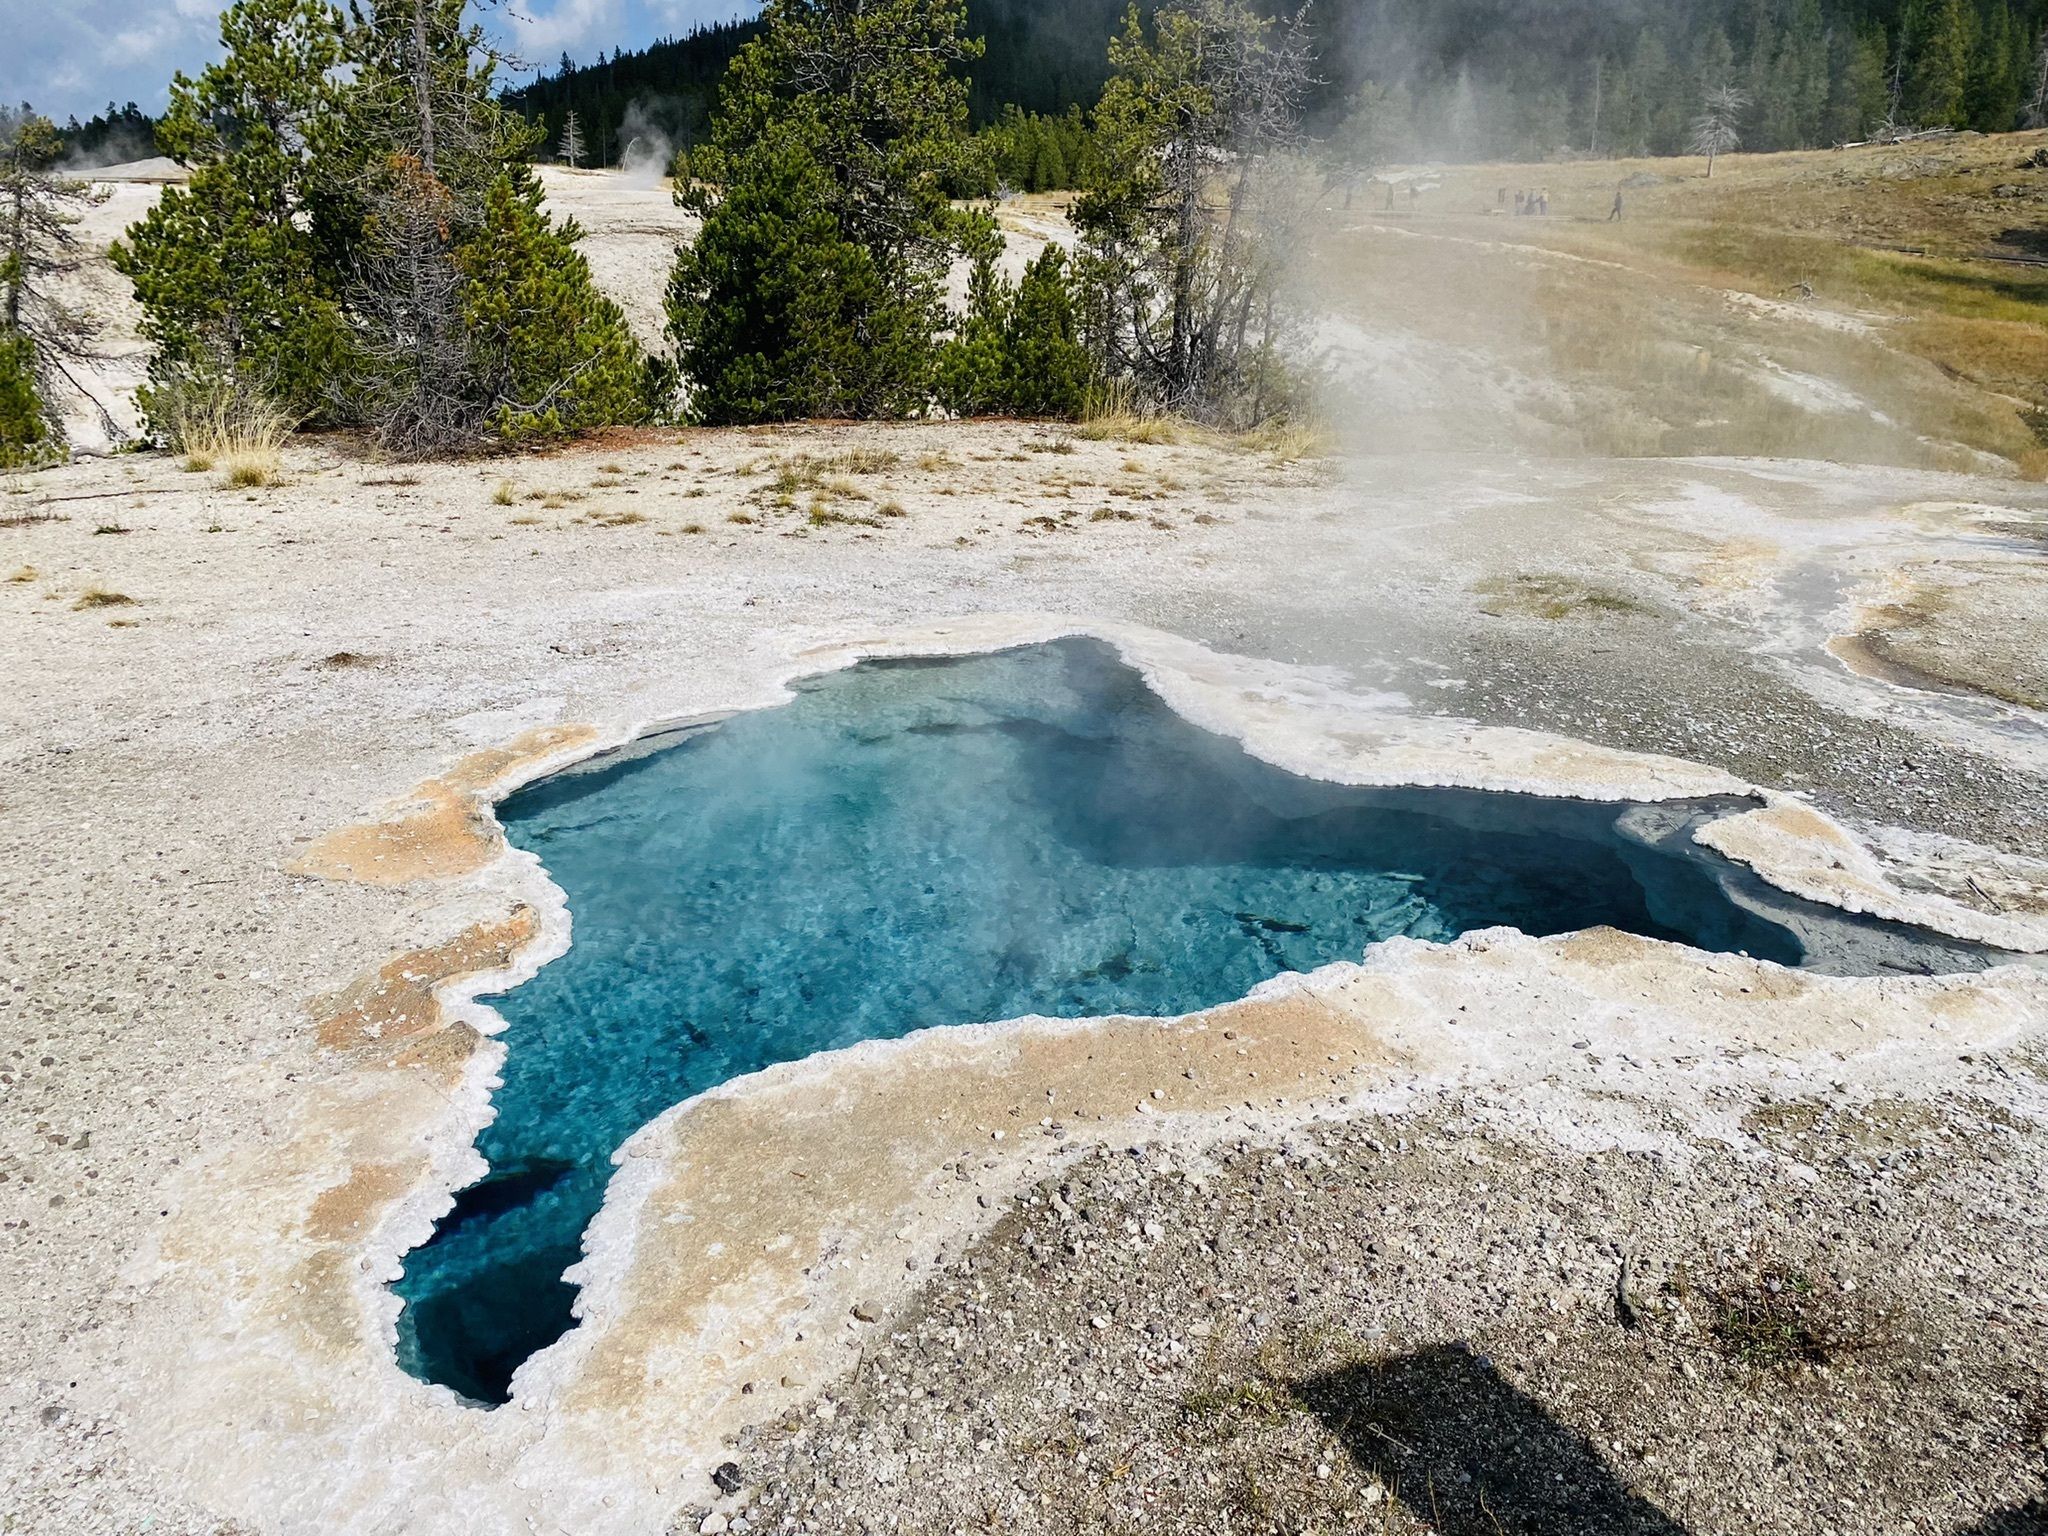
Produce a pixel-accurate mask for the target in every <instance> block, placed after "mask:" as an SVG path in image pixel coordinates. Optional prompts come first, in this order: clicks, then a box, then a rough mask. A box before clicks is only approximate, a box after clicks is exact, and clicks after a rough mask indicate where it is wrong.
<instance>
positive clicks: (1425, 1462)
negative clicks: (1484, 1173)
mask: <svg viewBox="0 0 2048 1536" xmlns="http://www.w3.org/2000/svg"><path fill="white" fill-rule="evenodd" d="M1293 1391H1294V1395H1295V1397H1296V1398H1297V1399H1298V1400H1299V1401H1300V1402H1301V1403H1302V1404H1303V1406H1305V1407H1306V1408H1308V1409H1309V1411H1310V1412H1312V1413H1314V1414H1315V1415H1316V1416H1317V1417H1318V1418H1320V1419H1321V1420H1322V1421H1323V1422H1324V1423H1325V1424H1327V1425H1328V1426H1329V1427H1330V1429H1331V1431H1332V1432H1333V1433H1335V1434H1336V1436H1337V1438H1338V1439H1340V1440H1342V1441H1343V1442H1344V1448H1345V1449H1346V1450H1347V1451H1348V1452H1349V1453H1350V1454H1351V1456H1352V1458H1353V1459H1354V1460H1355V1461H1357V1463H1358V1464H1359V1466H1360V1467H1362V1468H1364V1469H1365V1470H1366V1471H1368V1472H1370V1473H1372V1474H1373V1475H1374V1476H1376V1477H1377V1478H1378V1479H1379V1480H1380V1481H1381V1482H1382V1483H1383V1484H1385V1485H1386V1487H1387V1488H1388V1490H1389V1491H1390V1492H1392V1493H1393V1495H1394V1496H1395V1497H1397V1498H1399V1499H1400V1500H1401V1501H1402V1502H1403V1503H1404V1504H1405V1505H1406V1506H1407V1507H1408V1508H1409V1509H1410V1510H1411V1511H1413V1512H1414V1513H1415V1514H1416V1515H1417V1516H1418V1517H1419V1518H1421V1519H1425V1520H1427V1521H1428V1522H1429V1523H1430V1525H1432V1526H1433V1527H1434V1528H1435V1529H1436V1530H1437V1531H1439V1532H1441V1533H1442V1536H1686V1529H1685V1527H1684V1526H1682V1525H1680V1524H1679V1523H1678V1522H1677V1521H1675V1520H1673V1519H1672V1518H1671V1517H1670V1516H1668V1515H1666V1514H1665V1513H1664V1512H1663V1511H1662V1510H1660V1509H1658V1508H1657V1507H1656V1506H1655V1505H1654V1504H1651V1503H1649V1502H1647V1501H1646V1500H1644V1499H1642V1498H1639V1497H1638V1496H1637V1495H1635V1494H1634V1493H1631V1492H1630V1491H1629V1490H1628V1488H1627V1487H1626V1486H1624V1485H1623V1483H1622V1482H1621V1480H1620V1479H1619V1478H1618V1477H1616V1476H1615V1475H1614V1473H1613V1472H1612V1471H1611V1470H1610V1469H1609V1467H1608V1465H1607V1463H1606V1462H1605V1461H1604V1460H1603V1459H1602V1458H1601V1456H1600V1453H1599V1452H1598V1451H1596V1450H1595V1449H1594V1448H1593V1446H1592V1443H1591V1442H1590V1441H1588V1440H1587V1439H1586V1438H1585V1437H1584V1436H1582V1435H1579V1434H1577V1433H1575V1432H1573V1431H1572V1430H1569V1429H1566V1428H1565V1427H1564V1426H1563V1425H1561V1424H1559V1423H1558V1422H1557V1421H1556V1420H1555V1419H1553V1418H1551V1417H1550V1415H1549V1414H1547V1413H1545V1412H1544V1411H1543V1409H1542V1408H1540V1407H1539V1406H1537V1404H1536V1403H1535V1402H1534V1401H1533V1400H1532V1399H1531V1398H1529V1397H1527V1396H1525V1395H1524V1394H1523V1393H1521V1392H1519V1391H1517V1390H1516V1389H1515V1388H1514V1387H1512V1386H1510V1385H1509V1384H1508V1383H1507V1382H1506V1381H1503V1380H1502V1379H1501V1376H1500V1373H1499V1372H1498V1371H1496V1370H1495V1369H1494V1368H1493V1365H1492V1363H1491V1362H1490V1361H1488V1360H1486V1359H1485V1358H1484V1357H1482V1356H1480V1355H1476V1354H1474V1353H1473V1352H1472V1351H1471V1350H1469V1349H1467V1348H1465V1347H1464V1346H1463V1345H1455V1344H1454V1345H1446V1346H1443V1347H1440V1348H1436V1349H1429V1350H1423V1351H1421V1352H1419V1353H1417V1354H1412V1355H1403V1356H1401V1357H1400V1358H1398V1359H1395V1360H1389V1361H1385V1362H1383V1363H1380V1364H1376V1365H1357V1366H1349V1367H1346V1368H1345V1369H1343V1370H1340V1371H1331V1372H1328V1373H1327V1374H1325V1375H1321V1376H1314V1377H1310V1378H1309V1379H1308V1380H1306V1381H1302V1382H1298V1383H1296V1384H1295V1386H1294V1388H1293ZM1956 1536H2048V1500H2043V1499H2034V1500H2032V1501H2030V1502H2028V1503H2026V1504H2023V1505H2015V1506H2014V1507H2013V1508H2011V1509H2007V1510H2002V1511H2000V1512H1999V1513H1998V1514H1995V1515H1992V1516H1991V1517H1989V1518H1988V1519H1986V1520H1984V1521H1983V1522H1982V1523H1980V1524H1978V1525H1976V1526H1973V1527H1970V1528H1969V1529H1967V1530H1962V1531H1958V1532H1957V1533H1956Z"/></svg>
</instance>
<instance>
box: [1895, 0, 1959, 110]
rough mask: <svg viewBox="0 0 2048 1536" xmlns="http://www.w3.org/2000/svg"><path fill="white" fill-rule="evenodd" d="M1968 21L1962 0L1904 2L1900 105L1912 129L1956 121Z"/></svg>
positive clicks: (1914, 0)
mask: <svg viewBox="0 0 2048 1536" xmlns="http://www.w3.org/2000/svg"><path fill="white" fill-rule="evenodd" d="M1971 22H1972V15H1971V12H1970V10H1969V7H1968V4H1967V0H1910V3H1909V4H1908V6H1907V8H1906V13H1905V17H1904V20H1903V22H1902V26H1903V28H1904V32H1905V41H1904V44H1903V59H1904V67H1903V73H1902V79H1901V92H1902V101H1901V104H1902V106H1903V108H1904V110H1905V113H1906V117H1907V120H1908V121H1909V122H1911V123H1912V124H1913V125H1914V126H1916V127H1920V128H1950V127H1957V126H1960V124H1961V123H1962V121H1963V111H1964V90H1965V87H1966V86H1967V84H1968V81H1969V63H1970V27H1971Z"/></svg>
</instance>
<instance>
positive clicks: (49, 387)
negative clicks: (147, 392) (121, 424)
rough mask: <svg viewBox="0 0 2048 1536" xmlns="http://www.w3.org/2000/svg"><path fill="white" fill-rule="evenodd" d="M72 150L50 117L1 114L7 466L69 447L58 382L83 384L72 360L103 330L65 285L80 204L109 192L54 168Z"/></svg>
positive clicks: (0, 310) (1, 384)
mask: <svg viewBox="0 0 2048 1536" xmlns="http://www.w3.org/2000/svg"><path fill="white" fill-rule="evenodd" d="M63 148H64V145H63V141H62V140H61V139H60V138H59V137H58V135H57V130H56V129H55V127H53V126H52V125H51V123H50V120H49V119H48V118H45V117H37V116H34V115H32V114H27V113H23V114H20V115H15V114H8V113H0V468H9V469H11V468H15V467H17V466H19V465H22V464H28V463H33V462H36V461H39V460H42V459H46V458H50V457H53V456H56V455H60V454H61V453H62V452H63V451H64V447H65V433H64V422H63V417H62V416H61V414H60V413H59V411H58V408H57V399H58V394H57V391H58V387H59V385H60V383H61V382H65V381H69V382H72V383H73V384H74V387H75V384H76V381H75V380H72V379H71V376H70V372H69V366H68V365H69V364H71V363H73V362H78V361H82V360H84V359H86V358H88V357H90V356H91V355H92V350H91V343H92V340H93V337H94V335H95V334H96V333H97V327H96V326H95V325H94V324H93V323H92V321H91V320H90V319H88V318H87V317H86V316H85V315H84V314H82V313H80V312H79V311H77V310H75V309H73V308H72V307H71V306H70V305H69V304H67V303H66V302H65V301H64V299H63V298H62V296H61V295H60V294H59V292H58V291H57V290H58V285H59V284H60V283H61V282H62V281H63V280H64V279H65V278H66V277H68V276H69V275H70V274H71V273H72V272H75V271H76V270H77V269H78V266H79V261H78V258H77V255H76V254H75V253H76V251H77V248H78V240H77V237H76V235H75V234H74V233H73V226H74V225H76V224H77V222H78V218H79V214H78V210H79V209H80V208H82V207H85V206H86V205H88V204H90V203H93V202H95V201H97V200H98V197H99V195H100V194H96V193H95V192H94V191H93V190H92V188H91V187H89V186H88V185H86V184H85V183H83V182H78V181H71V180H68V179H67V178H64V177H61V176H57V175H55V174H53V173H52V171H51V167H52V165H53V164H54V163H55V162H56V160H57V158H58V156H59V155H60V154H62V153H63ZM78 392H79V393H80V394H82V395H85V398H87V399H90V398H91V396H90V395H89V394H86V392H85V391H83V390H79V391H78ZM109 427H110V429H111V423H109Z"/></svg>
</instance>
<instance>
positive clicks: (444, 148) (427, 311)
mask: <svg viewBox="0 0 2048 1536" xmlns="http://www.w3.org/2000/svg"><path fill="white" fill-rule="evenodd" d="M466 10H467V7H466V5H465V0H358V7H357V12H356V17H357V19H356V23H355V25H354V26H352V27H351V28H350V29H349V30H348V33H347V35H346V37H345V39H344V42H345V48H346V55H347V58H348V61H349V62H350V63H351V64H353V65H354V68H355V76H354V79H353V81H352V82H351V83H350V87H349V90H348V93H347V96H346V99H345V108H346V121H347V131H346V143H347V149H348V153H349V156H350V158H351V162H352V164H351V168H350V171H349V177H348V184H349V186H350V188H351V190H352V191H353V193H354V194H355V195H356V196H357V197H358V198H359V199H360V200H361V203H362V206H363V209H364V215H363V237H362V240H361V243H360V245H359V247H358V249H357V250H356V251H355V253H354V254H353V260H352V266H353V280H352V281H351V282H350V284H349V289H348V295H347V302H348V310H349V314H350V317H351V319H352V320H353V321H354V325H355V330H356V334H357V337H358V346H359V350H360V352H361V354H362V366H361V367H360V368H359V369H358V370H357V374H356V379H355V384H356V399H357V401H358V404H359V406H360V408H361V410H362V411H363V413H364V415H365V417H366V418H367V420H368V422H369V424H370V426H371V428H372V430H373V431H374V432H375V433H376V435H377V438H378V440H379V442H380V443H382V444H383V445H384V446H385V447H386V448H389V449H391V450H392V451H394V452H396V453H399V454H402V455H406V456H411V457H418V456H430V455H434V454H439V453H445V452H449V451H451V450H460V449H462V448H466V447H470V446H473V445H475V444H476V443H478V442H479V441H481V440H482V439H483V438H484V437H485V436H486V435H487V434H489V433H491V432H493V431H496V432H498V433H499V434H500V435H504V434H505V433H506V432H507V428H508V424H513V423H521V422H529V421H530V422H533V423H541V422H542V421H543V420H544V413H543V412H541V411H539V410H538V408H531V409H514V410H511V412H510V414H507V411H506V408H505V406H504V403H503V402H502V401H501V399H500V396H499V386H500V385H502V384H504V383H505V381H506V372H505V369H506V364H505V356H506V355H508V349H507V347H506V346H504V345H502V344H501V345H500V348H499V356H498V357H497V358H496V359H493V358H490V357H487V356H486V355H485V353H486V352H487V351H488V350H489V349H488V347H487V346H486V339H485V338H484V337H483V336H481V335H479V334H478V333H477V332H475V331H474V330H473V329H472V326H471V324H470V317H471V314H472V312H473V311H475V310H476V309H477V308H478V306H479V303H480V301H479V298H478V296H477V295H476V294H475V293H474V292H473V290H474V288H475V286H476V282H477V278H476V277H474V276H472V275H471V274H470V273H469V272H466V271H465V250H466V248H467V247H469V246H470V245H472V244H473V243H476V242H480V241H485V240H487V239H488V238H489V233H490V232H489V225H490V219H491V206H492V197H493V194H494V192H495V191H496V190H497V189H498V188H499V187H500V186H501V184H502V183H503V181H504V178H505V176H506V173H507V170H508V168H509V167H510V166H511V165H513V164H514V163H515V162H517V161H519V160H521V159H522V158H523V157H524V156H525V154H526V153H527V152H528V151H529V150H530V149H531V148H532V147H533V143H534V136H533V133H532V131H531V130H530V129H528V128H527V126H526V125H525V123H524V122H523V121H521V120H520V119H519V118H518V117H516V116H515V115H513V114H512V113H511V112H509V111H507V110H506V109H505V108H504V107H503V106H501V105H500V104H499V103H498V102H497V100H496V99H495V93H494V91H493V89H492V83H491V81H492V73H493V69H494V65H495V62H496V61H495V56H494V55H493V54H492V53H491V51H490V50H489V48H488V47H487V46H486V43H485V39H484V35H483V32H482V29H481V28H480V27H479V26H477V25H476V24H475V23H474V22H472V21H471V20H470V19H469V18H468V16H467V14H466ZM499 213H500V216H501V219H509V218H510V217H511V215H510V214H509V213H508V211H507V210H506V208H505V206H504V205H503V204H502V202H501V203H500V205H499ZM543 222H544V221H543ZM509 232H510V228H509V226H508V225H503V224H501V227H500V228H499V229H498V231H496V233H498V234H500V235H504V234H507V233H509ZM520 233H521V235H522V237H533V236H534V235H535V232H534V231H533V230H532V229H530V228H526V227H522V228H521V230H520ZM536 238H537V237H536ZM528 254H529V257H530V258H531V259H532V260H539V259H540V258H539V254H538V253H537V252H532V251H530V252H529V253H528ZM469 265H470V266H472V267H474V269H475V271H476V272H478V273H486V274H491V275H492V276H494V277H503V276H505V275H506V272H507V270H508V269H506V268H503V267H499V266H494V265H493V264H492V263H491V262H490V261H489V260H487V259H479V260H476V261H473V262H471V263H469ZM541 265H542V266H548V265H550V264H549V263H547V262H544V261H543V262H541ZM552 266H553V267H554V268H555V270H557V271H558V272H560V271H562V270H563V269H564V263H563V262H562V261H559V260H558V261H556V262H554V263H552ZM567 270H568V271H569V272H571V273H574V272H580V273H581V275H582V281H581V283H580V285H578V295H579V298H578V302H579V303H580V304H581V305H582V306H583V308H584V312H585V313H586V314H589V315H590V316H592V319H593V321H594V323H597V324H599V325H600V326H601V325H602V324H603V320H604V316H603V306H602V301H600V300H599V299H598V298H597V296H596V294H595V292H594V290H592V289H591V288H590V285H589V282H588V271H587V269H585V268H583V267H582V264H581V263H580V261H579V262H576V263H573V264H568V265H567ZM484 307H485V308H488V305H485V306H484ZM501 343H502V338H501ZM515 377H516V381H517V386H518V387H517V388H515V391H514V393H515V397H518V398H525V397H526V396H525V392H526V391H528V390H530V389H531V388H532V387H534V386H535V384H536V381H534V380H532V379H530V378H527V377H524V376H522V375H519V374H518V372H517V371H516V370H515ZM579 424H582V423H581V422H579ZM540 429H541V430H549V429H548V428H546V427H541V428H540Z"/></svg>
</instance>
